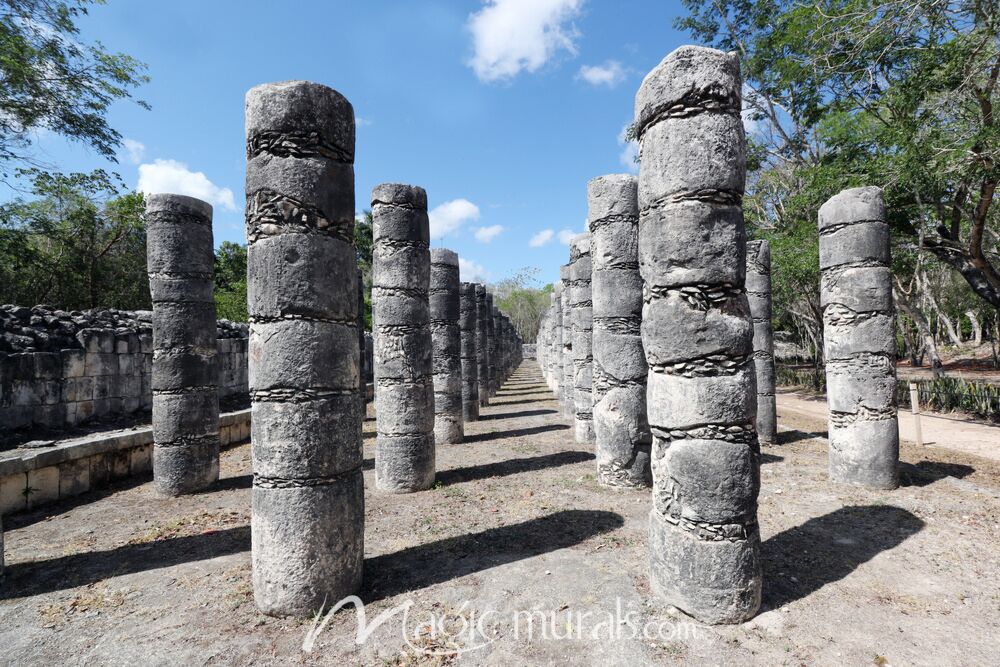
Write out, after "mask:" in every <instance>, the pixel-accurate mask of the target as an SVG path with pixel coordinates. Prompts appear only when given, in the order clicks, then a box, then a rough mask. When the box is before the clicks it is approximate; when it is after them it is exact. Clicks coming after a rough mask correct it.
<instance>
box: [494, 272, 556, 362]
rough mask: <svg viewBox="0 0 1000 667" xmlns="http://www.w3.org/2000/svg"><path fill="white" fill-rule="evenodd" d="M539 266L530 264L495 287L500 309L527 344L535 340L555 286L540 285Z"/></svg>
mask: <svg viewBox="0 0 1000 667" xmlns="http://www.w3.org/2000/svg"><path fill="white" fill-rule="evenodd" d="M536 275H538V269H537V268H535V267H526V268H523V269H520V270H519V271H517V272H516V273H515V274H514V275H513V276H511V277H510V278H505V279H503V280H501V281H500V282H498V283H497V284H496V285H494V286H493V293H494V295H495V299H496V305H497V308H499V309H500V310H502V311H503V312H504V313H505V314H506V315H507V317H509V318H510V321H511V324H513V325H514V328H515V329H516V330H517V333H518V334H520V336H521V338H522V339H523V340H524V342H525V343H534V342H535V339H536V338H537V336H538V325H539V323H540V322H541V319H542V314H543V313H545V309H546V308H548V307H549V302H550V297H549V294H550V293H551V292H552V289H553V288H552V285H551V283H550V284H547V285H545V286H544V287H541V288H538V287H535V286H534V285H537V280H536V278H535V276H536Z"/></svg>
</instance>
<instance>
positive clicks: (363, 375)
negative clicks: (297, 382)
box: [357, 267, 368, 416]
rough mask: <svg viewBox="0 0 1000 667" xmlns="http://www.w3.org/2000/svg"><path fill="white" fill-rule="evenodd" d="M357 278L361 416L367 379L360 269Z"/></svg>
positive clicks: (361, 275)
mask: <svg viewBox="0 0 1000 667" xmlns="http://www.w3.org/2000/svg"><path fill="white" fill-rule="evenodd" d="M357 274H358V277H357V281H358V400H359V401H360V404H361V414H362V416H364V415H365V414H366V412H367V408H366V403H367V402H368V401H367V395H368V392H367V390H366V387H365V383H366V382H367V378H368V372H367V371H368V369H367V367H366V361H367V355H366V354H365V333H366V331H365V328H366V327H365V282H364V275H363V274H362V272H361V268H360V267H359V268H358V271H357Z"/></svg>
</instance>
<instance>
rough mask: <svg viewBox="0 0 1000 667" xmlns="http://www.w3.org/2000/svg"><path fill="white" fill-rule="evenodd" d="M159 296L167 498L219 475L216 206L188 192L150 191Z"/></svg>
mask: <svg viewBox="0 0 1000 667" xmlns="http://www.w3.org/2000/svg"><path fill="white" fill-rule="evenodd" d="M146 220H147V223H146V230H147V232H146V236H147V242H146V248H147V252H146V266H147V271H148V272H149V292H150V296H151V298H152V302H153V373H152V390H153V482H154V486H155V488H156V491H157V492H158V493H160V494H163V495H167V496H179V495H182V494H185V493H194V492H196V491H201V490H203V489H205V488H207V487H209V486H211V484H212V483H213V482H215V481H216V480H217V479H219V388H218V386H217V384H216V383H217V382H218V378H219V371H218V367H217V365H216V362H217V358H216V357H217V353H218V348H217V344H216V338H215V331H216V324H215V298H214V295H213V270H214V269H213V266H214V262H215V246H214V244H213V243H212V207H211V206H210V205H209V204H207V203H205V202H203V201H201V200H198V199H194V198H192V197H185V196H183V195H169V194H153V195H148V196H147V197H146Z"/></svg>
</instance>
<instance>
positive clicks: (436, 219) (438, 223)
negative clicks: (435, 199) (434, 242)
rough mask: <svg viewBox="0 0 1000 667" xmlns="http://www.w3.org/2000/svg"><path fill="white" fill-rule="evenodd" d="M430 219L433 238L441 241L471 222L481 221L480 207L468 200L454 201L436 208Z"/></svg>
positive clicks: (432, 211)
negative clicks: (443, 237)
mask: <svg viewBox="0 0 1000 667" xmlns="http://www.w3.org/2000/svg"><path fill="white" fill-rule="evenodd" d="M429 217H430V221H431V238H432V239H439V238H441V237H442V236H446V235H448V234H451V233H452V232H454V231H457V230H458V228H459V227H461V226H462V225H463V224H465V223H466V222H468V221H469V220H479V207H478V206H476V205H475V204H473V203H472V202H471V201H469V200H468V199H452V200H451V201H446V202H445V203H443V204H441V205H439V206H435V207H434V208H433V210H431V212H430V214H429Z"/></svg>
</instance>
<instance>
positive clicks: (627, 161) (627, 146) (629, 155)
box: [618, 125, 639, 174]
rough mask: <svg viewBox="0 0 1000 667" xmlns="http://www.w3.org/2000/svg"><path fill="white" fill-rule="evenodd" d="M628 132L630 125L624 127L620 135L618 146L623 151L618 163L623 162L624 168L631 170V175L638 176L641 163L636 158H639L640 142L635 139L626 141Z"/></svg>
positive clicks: (619, 155)
mask: <svg viewBox="0 0 1000 667" xmlns="http://www.w3.org/2000/svg"><path fill="white" fill-rule="evenodd" d="M626 132H628V125H626V126H625V127H623V128H622V131H621V132H619V133H618V145H619V146H621V149H622V150H621V152H620V153H619V154H618V161H619V162H621V164H622V166H623V167H625V168H626V169H628V170H629V173H632V174H638V173H639V163H638V162H637V161H636V158H637V157H639V142H637V141H636V140H634V139H632V140H628V139H626V138H625V134H626Z"/></svg>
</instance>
